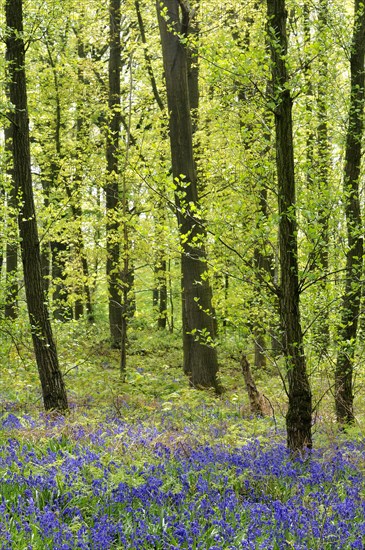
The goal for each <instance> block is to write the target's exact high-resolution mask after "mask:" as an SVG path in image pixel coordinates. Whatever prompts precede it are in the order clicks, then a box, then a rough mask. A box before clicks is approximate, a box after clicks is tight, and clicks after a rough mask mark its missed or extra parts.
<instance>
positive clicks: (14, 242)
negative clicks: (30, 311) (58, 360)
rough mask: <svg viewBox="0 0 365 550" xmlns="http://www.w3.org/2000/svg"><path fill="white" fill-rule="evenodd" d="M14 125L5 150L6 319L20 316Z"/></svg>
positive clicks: (8, 128)
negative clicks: (6, 184)
mask: <svg viewBox="0 0 365 550" xmlns="http://www.w3.org/2000/svg"><path fill="white" fill-rule="evenodd" d="M12 131H13V130H12V125H10V126H6V128H5V131H4V134H5V136H4V137H5V151H6V173H7V176H8V178H9V187H8V189H9V191H8V201H7V238H6V252H5V256H6V299H5V319H16V318H17V317H18V291H19V285H18V247H19V239H18V228H17V214H16V205H17V190H16V187H15V184H14V170H13V166H12V160H11V158H10V157H11V154H12V148H13V136H12Z"/></svg>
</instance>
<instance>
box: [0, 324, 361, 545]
mask: <svg viewBox="0 0 365 550" xmlns="http://www.w3.org/2000/svg"><path fill="white" fill-rule="evenodd" d="M17 330H18V332H17V333H14V330H13V331H12V332H11V333H10V332H9V333H8V334H6V333H5V332H4V333H3V335H2V339H3V341H2V346H1V355H2V357H1V360H2V364H3V368H2V377H1V380H0V397H1V408H2V410H1V417H0V427H1V429H0V444H1V446H0V484H1V487H0V509H1V516H0V549H3V550H5V549H6V550H8V549H9V550H10V549H12V550H15V549H16V550H23V549H37V550H45V549H49V550H71V549H72V550H73V549H103V550H106V549H124V548H126V549H136V550H144V549H146V550H148V549H161V550H170V549H175V550H180V549H184V548H186V549H191V550H194V549H210V550H219V549H232V550H233V549H253V550H256V549H260V548H263V549H273V550H278V549H290V548H293V549H303V550H304V549H305V550H308V549H313V550H314V549H318V550H322V549H323V550H326V549H328V550H329V549H331V550H335V549H336V550H337V549H342V548H343V549H350V548H359V549H360V548H361V549H363V548H365V478H364V474H365V439H364V437H363V433H364V432H363V427H362V425H361V422H360V421H359V423H358V424H357V425H356V426H355V427H354V428H353V429H352V430H351V431H350V432H348V433H346V434H344V433H340V432H338V431H337V429H336V426H335V423H334V419H333V413H332V409H333V405H332V398H331V394H330V391H329V390H330V380H329V377H328V376H327V374H326V373H325V372H322V371H321V372H319V371H318V372H317V371H316V370H314V369H313V371H312V372H311V378H312V383H313V387H314V395H315V400H316V402H318V403H319V407H318V409H317V414H316V415H315V418H314V427H313V431H314V444H315V448H314V450H313V451H312V452H311V453H310V454H308V455H307V456H303V457H297V458H295V459H294V458H292V457H290V456H289V454H288V452H287V450H286V447H285V429H284V428H285V421H284V417H285V402H286V399H285V391H284V389H283V386H282V382H281V380H280V376H279V375H278V372H277V368H278V367H279V366H280V365H270V368H268V369H267V371H263V372H261V373H258V372H254V374H255V379H256V381H257V384H258V386H259V389H260V390H261V391H263V392H264V394H265V395H266V397H267V398H268V399H269V401H270V404H271V406H272V414H271V416H268V417H266V418H252V417H250V415H249V408H248V397H247V395H246V394H245V389H244V382H243V377H242V373H241V368H240V365H239V357H240V352H241V351H245V352H246V351H247V350H240V349H239V345H238V344H237V341H236V340H235V338H234V337H233V336H232V337H231V338H228V337H227V338H226V343H225V344H224V345H222V347H221V349H220V363H221V381H222V384H223V386H224V387H225V389H226V391H225V392H224V394H223V395H222V396H220V397H219V398H217V397H215V396H214V395H213V393H210V392H202V391H195V390H192V389H190V388H189V387H188V384H187V381H186V379H185V377H184V376H183V373H182V369H181V361H182V355H181V347H180V339H179V335H178V334H177V335H171V334H167V333H162V332H161V331H160V332H156V331H155V330H153V329H148V328H146V327H138V326H137V325H136V326H135V327H134V328H133V330H131V331H130V337H129V348H128V369H127V375H126V380H125V382H121V380H120V376H119V356H118V355H119V354H118V351H112V350H110V349H109V346H108V343H107V341H101V340H100V337H98V334H100V331H98V330H97V329H96V328H95V327H94V328H93V327H91V328H90V327H87V326H83V325H82V324H78V323H68V324H67V327H66V326H61V325H60V326H59V327H58V329H57V339H58V348H59V353H60V362H61V365H62V369H63V371H64V373H65V381H66V384H67V388H68V395H69V403H70V408H71V412H70V414H69V415H68V416H67V417H66V418H64V417H60V416H59V417H52V416H47V415H45V414H44V413H43V412H42V408H41V396H40V393H39V384H38V378H37V374H36V372H35V367H34V361H33V356H32V351H31V345H30V342H29V341H28V340H27V338H26V337H24V336H23V335H24V334H25V331H24V330H23V331H22V329H21V327H19V328H18V329H17ZM66 333H67V334H66ZM317 370H318V369H317ZM360 416H361V415H360Z"/></svg>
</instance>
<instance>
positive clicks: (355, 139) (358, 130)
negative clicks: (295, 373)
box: [335, 0, 365, 424]
mask: <svg viewBox="0 0 365 550" xmlns="http://www.w3.org/2000/svg"><path fill="white" fill-rule="evenodd" d="M364 59H365V10H364V4H363V3H362V1H361V0H355V20H354V30H353V38H352V47H351V58H350V67H351V92H350V93H351V95H350V108H349V120H348V127H347V138H346V151H345V166H344V178H343V187H344V203H345V214H346V223H347V255H346V282H345V289H344V294H343V297H342V306H341V321H340V325H339V327H338V345H339V350H338V355H337V363H336V369H335V403H336V415H337V420H338V422H340V423H341V424H344V423H351V422H353V421H354V410H353V399H354V396H353V361H354V355H355V345H356V336H357V326H358V319H359V312H360V301H361V290H362V288H361V275H362V264H363V252H364V250H363V236H362V234H363V227H362V220H361V208H360V193H359V183H360V182H359V178H360V165H361V153H362V144H361V142H362V137H363V131H364V105H365V93H364V90H365V72H364Z"/></svg>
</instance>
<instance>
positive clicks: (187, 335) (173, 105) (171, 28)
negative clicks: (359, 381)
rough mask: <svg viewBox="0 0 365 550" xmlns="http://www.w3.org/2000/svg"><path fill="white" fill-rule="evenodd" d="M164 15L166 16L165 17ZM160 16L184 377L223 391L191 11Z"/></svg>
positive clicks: (182, 7) (168, 1) (179, 7)
mask: <svg viewBox="0 0 365 550" xmlns="http://www.w3.org/2000/svg"><path fill="white" fill-rule="evenodd" d="M165 9H166V14H167V15H166V16H165V15H163V10H165ZM157 12H158V20H159V26H160V35H161V43H162V54H163V61H164V70H165V80H166V90H167V103H168V110H169V137H170V146H171V158H172V172H173V177H174V184H175V186H176V190H175V205H176V212H177V220H178V227H179V234H180V245H181V250H182V255H181V270H182V306H183V307H182V317H183V327H184V330H183V333H184V335H183V349H184V372H185V373H186V374H187V375H188V376H189V378H190V381H191V384H192V385H193V386H194V387H197V388H207V387H214V388H216V389H218V384H217V378H216V375H217V371H218V360H217V353H216V348H215V342H214V340H215V321H214V318H213V311H212V292H211V287H210V284H209V281H208V278H207V276H206V271H207V265H206V262H207V256H206V251H205V240H206V231H205V228H204V222H203V220H202V219H201V217H200V206H199V202H198V192H197V178H196V170H195V163H194V155H193V142H192V136H193V130H192V121H191V115H190V102H189V88H188V75H187V53H186V47H185V46H184V45H183V43H182V42H181V41H180V38H179V35H178V34H177V33H179V34H181V35H185V36H187V34H188V32H189V19H190V14H189V13H188V8H187V5H186V4H185V3H183V2H180V3H179V2H178V0H164V1H163V2H159V1H157ZM166 19H167V20H166Z"/></svg>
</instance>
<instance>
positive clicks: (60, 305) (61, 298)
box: [46, 40, 72, 321]
mask: <svg viewBox="0 0 365 550" xmlns="http://www.w3.org/2000/svg"><path fill="white" fill-rule="evenodd" d="M46 46H47V53H48V63H49V65H50V67H51V70H52V75H53V82H54V100H55V119H54V145H55V150H54V153H53V158H51V161H50V167H49V172H50V173H49V180H50V181H49V184H48V190H49V192H50V193H52V191H53V190H54V189H56V188H57V187H58V185H59V181H58V180H59V175H60V168H61V158H62V151H61V126H62V122H61V98H60V83H59V76H58V72H57V67H56V65H55V62H54V59H53V56H52V52H51V49H50V47H49V43H48V41H47V40H46ZM50 249H51V269H52V284H53V316H54V318H55V319H58V320H59V321H67V320H69V319H71V318H72V309H71V306H70V305H69V304H68V295H69V290H68V287H67V284H66V265H67V260H68V256H69V245H68V243H67V242H65V240H64V239H63V238H62V236H61V235H60V234H58V235H57V234H56V235H53V238H52V240H51V241H50Z"/></svg>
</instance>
